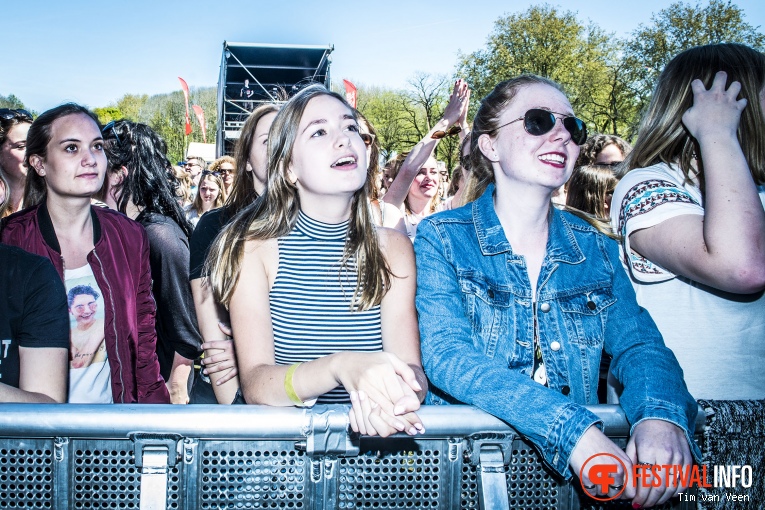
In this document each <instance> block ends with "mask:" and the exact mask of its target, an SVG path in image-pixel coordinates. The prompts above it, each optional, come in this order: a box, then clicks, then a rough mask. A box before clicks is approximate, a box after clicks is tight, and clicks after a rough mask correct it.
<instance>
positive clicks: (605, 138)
mask: <svg viewBox="0 0 765 510" xmlns="http://www.w3.org/2000/svg"><path fill="white" fill-rule="evenodd" d="M609 145H616V146H617V147H618V148H619V150H620V151H621V152H622V155H623V156H624V157H627V154H629V153H630V152H632V146H631V145H630V144H628V143H627V142H626V141H625V140H623V139H621V138H619V137H618V136H616V135H592V136H591V137H589V138H588V139H587V141H586V142H584V145H582V148H581V149H580V151H579V157H578V158H577V159H576V164H575V165H574V166H575V167H579V166H584V165H595V164H596V163H595V160H596V159H598V155H599V154H600V153H601V152H602V151H603V149H605V148H606V147H608V146H609Z"/></svg>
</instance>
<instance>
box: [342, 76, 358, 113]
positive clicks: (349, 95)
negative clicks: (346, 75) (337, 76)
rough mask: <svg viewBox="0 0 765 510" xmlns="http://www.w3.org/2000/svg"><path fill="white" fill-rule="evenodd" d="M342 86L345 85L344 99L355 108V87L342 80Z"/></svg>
mask: <svg viewBox="0 0 765 510" xmlns="http://www.w3.org/2000/svg"><path fill="white" fill-rule="evenodd" d="M343 84H344V85H345V99H347V100H348V103H350V105H351V106H353V107H354V108H356V85H354V84H353V83H351V82H349V81H348V80H343Z"/></svg>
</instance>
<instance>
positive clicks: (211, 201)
mask: <svg viewBox="0 0 765 510" xmlns="http://www.w3.org/2000/svg"><path fill="white" fill-rule="evenodd" d="M218 195H220V187H218V184H217V183H216V182H215V181H214V180H213V179H211V178H208V177H205V178H204V179H203V180H202V182H201V184H200V185H199V196H200V197H201V198H202V206H203V207H204V210H205V211H206V210H208V209H210V208H211V207H213V205H215V200H216V199H217V198H218Z"/></svg>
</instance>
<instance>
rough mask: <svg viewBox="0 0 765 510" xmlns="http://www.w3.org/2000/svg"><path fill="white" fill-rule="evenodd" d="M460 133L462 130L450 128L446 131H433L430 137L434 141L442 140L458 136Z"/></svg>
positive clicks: (456, 127)
mask: <svg viewBox="0 0 765 510" xmlns="http://www.w3.org/2000/svg"><path fill="white" fill-rule="evenodd" d="M460 131H462V128H461V127H459V126H452V127H450V128H449V129H447V130H446V131H435V132H434V133H433V134H432V135H430V137H431V138H433V139H434V140H440V139H441V138H444V137H446V136H454V135H456V134H458V133H459V132H460Z"/></svg>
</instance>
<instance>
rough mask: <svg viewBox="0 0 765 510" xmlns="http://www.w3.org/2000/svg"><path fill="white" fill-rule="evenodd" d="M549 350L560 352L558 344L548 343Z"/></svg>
mask: <svg viewBox="0 0 765 510" xmlns="http://www.w3.org/2000/svg"><path fill="white" fill-rule="evenodd" d="M550 349H552V350H553V351H559V350H560V342H557V341H556V342H551V343H550Z"/></svg>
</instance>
